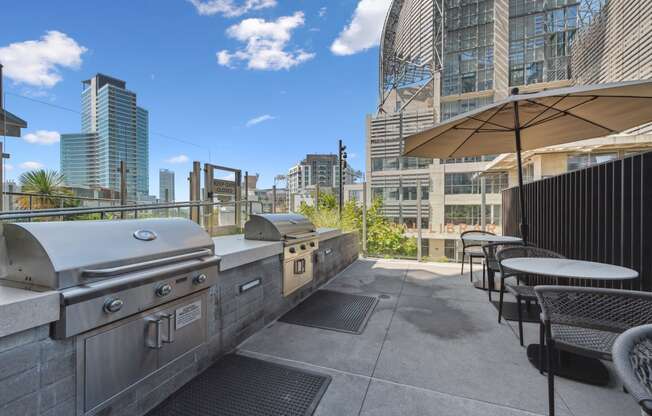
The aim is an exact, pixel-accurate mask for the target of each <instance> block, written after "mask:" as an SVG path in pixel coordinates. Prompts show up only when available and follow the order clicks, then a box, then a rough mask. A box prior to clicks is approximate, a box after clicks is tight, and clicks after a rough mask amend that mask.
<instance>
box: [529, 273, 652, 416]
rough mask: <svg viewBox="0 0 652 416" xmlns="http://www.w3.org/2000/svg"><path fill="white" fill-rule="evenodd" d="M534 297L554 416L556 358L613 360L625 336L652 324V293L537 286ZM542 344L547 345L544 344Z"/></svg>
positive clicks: (549, 401)
mask: <svg viewBox="0 0 652 416" xmlns="http://www.w3.org/2000/svg"><path fill="white" fill-rule="evenodd" d="M534 293H535V294H536V296H537V299H538V301H539V305H540V306H541V319H542V323H543V329H544V332H545V345H546V347H547V353H546V355H547V364H546V368H547V369H548V406H549V414H550V416H553V415H554V414H555V388H554V383H555V374H554V373H555V371H554V366H553V354H555V353H556V352H557V351H568V352H572V353H575V354H578V355H582V356H585V357H590V358H597V359H601V360H611V359H612V355H611V354H612V347H613V345H614V342H615V341H616V338H617V337H618V336H619V335H620V334H621V333H623V332H625V331H626V330H628V329H630V328H633V327H636V326H639V325H645V324H650V323H652V293H648V292H637V291H631V290H620V289H602V288H589V287H572V286H536V287H535V288H534ZM540 342H541V344H543V340H541V341H540ZM541 351H543V345H541ZM540 359H541V356H540ZM540 364H543V363H540ZM540 368H543V366H542V365H540Z"/></svg>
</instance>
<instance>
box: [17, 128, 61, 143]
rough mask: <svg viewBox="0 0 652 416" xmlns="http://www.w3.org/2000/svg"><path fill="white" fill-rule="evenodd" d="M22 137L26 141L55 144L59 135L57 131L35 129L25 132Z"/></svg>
mask: <svg viewBox="0 0 652 416" xmlns="http://www.w3.org/2000/svg"><path fill="white" fill-rule="evenodd" d="M23 139H24V140H25V141H26V142H28V143H37V144H55V143H59V141H60V140H61V135H60V134H59V132H58V131H49V130H37V131H35V132H34V133H27V134H26V135H24V136H23Z"/></svg>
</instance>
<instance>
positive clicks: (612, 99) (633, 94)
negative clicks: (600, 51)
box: [403, 81, 652, 240]
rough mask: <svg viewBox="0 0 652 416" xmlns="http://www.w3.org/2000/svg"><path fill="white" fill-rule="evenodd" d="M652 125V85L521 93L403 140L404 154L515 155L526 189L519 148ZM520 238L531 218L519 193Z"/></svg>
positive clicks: (638, 83)
mask: <svg viewBox="0 0 652 416" xmlns="http://www.w3.org/2000/svg"><path fill="white" fill-rule="evenodd" d="M649 122H652V81H631V82H620V83H613V84H598V85H586V86H579V87H570V88H560V89H555V90H549V91H543V92H539V93H534V94H520V95H519V94H518V89H515V91H514V95H511V96H510V97H508V98H507V99H505V100H501V101H497V102H495V103H493V104H491V105H488V106H485V107H482V108H479V109H477V110H475V111H471V112H468V113H464V114H461V115H459V116H456V117H454V118H451V119H449V120H447V121H446V122H444V123H440V124H438V125H436V126H435V127H433V128H431V129H428V130H425V131H422V132H420V133H417V134H414V135H412V136H409V137H407V138H405V141H404V150H403V154H404V155H405V156H418V157H428V158H439V159H447V158H457V157H466V156H481V155H490V154H498V153H511V152H516V156H517V160H518V165H519V172H518V173H519V187H522V186H523V176H522V166H521V160H520V159H521V157H520V153H521V150H531V149H538V148H541V147H545V146H552V145H556V144H562V143H568V142H574V141H577V140H583V139H591V138H595V137H601V136H607V135H609V134H614V133H620V132H622V131H624V130H627V129H630V128H632V127H636V126H640V125H642V124H645V123H649ZM520 199H521V200H520V203H521V215H522V224H521V236H522V237H523V239H524V240H527V234H528V233H527V231H528V229H527V228H528V227H527V219H526V217H525V203H524V196H523V192H520Z"/></svg>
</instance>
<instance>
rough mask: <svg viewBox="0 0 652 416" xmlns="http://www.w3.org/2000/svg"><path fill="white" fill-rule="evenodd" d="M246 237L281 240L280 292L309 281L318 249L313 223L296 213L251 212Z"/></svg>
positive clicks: (290, 290)
mask: <svg viewBox="0 0 652 416" xmlns="http://www.w3.org/2000/svg"><path fill="white" fill-rule="evenodd" d="M244 231H245V239H248V240H264V241H281V242H283V246H284V248H283V295H284V296H288V295H289V294H291V293H292V292H294V291H296V290H297V289H299V288H300V287H302V286H304V285H306V284H308V283H310V282H312V280H313V266H314V253H315V251H316V250H317V248H319V239H318V236H317V230H316V229H315V226H314V224H313V223H311V222H310V220H308V218H306V217H304V216H303V215H298V214H259V215H251V217H250V219H249V221H247V222H246V223H245V228H244Z"/></svg>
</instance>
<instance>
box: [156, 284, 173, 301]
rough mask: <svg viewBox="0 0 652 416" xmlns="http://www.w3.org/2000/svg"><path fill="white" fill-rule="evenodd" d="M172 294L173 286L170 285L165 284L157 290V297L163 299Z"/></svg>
mask: <svg viewBox="0 0 652 416" xmlns="http://www.w3.org/2000/svg"><path fill="white" fill-rule="evenodd" d="M170 293H172V286H170V284H169V283H164V284H162V285H160V286H159V287H157V288H156V296H158V297H160V298H163V297H165V296H167V295H169V294H170Z"/></svg>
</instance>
